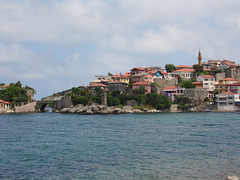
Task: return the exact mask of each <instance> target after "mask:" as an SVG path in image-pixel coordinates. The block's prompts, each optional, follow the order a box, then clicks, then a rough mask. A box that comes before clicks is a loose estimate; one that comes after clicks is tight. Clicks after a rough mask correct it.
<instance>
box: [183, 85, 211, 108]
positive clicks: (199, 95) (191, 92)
mask: <svg viewBox="0 0 240 180" xmlns="http://www.w3.org/2000/svg"><path fill="white" fill-rule="evenodd" d="M184 95H185V96H186V97H188V98H189V99H190V100H191V101H192V103H193V104H194V105H195V106H199V105H203V104H204V103H205V102H204V99H205V98H206V97H208V92H207V89H206V88H196V89H195V88H191V89H185V92H184Z"/></svg>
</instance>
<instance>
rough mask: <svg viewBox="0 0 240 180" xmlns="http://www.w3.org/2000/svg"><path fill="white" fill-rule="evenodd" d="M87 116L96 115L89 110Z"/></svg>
mask: <svg viewBox="0 0 240 180" xmlns="http://www.w3.org/2000/svg"><path fill="white" fill-rule="evenodd" d="M86 114H88V115H93V114H94V113H93V112H92V111H91V110H90V109H88V110H87V112H86Z"/></svg>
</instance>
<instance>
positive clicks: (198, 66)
mask: <svg viewBox="0 0 240 180" xmlns="http://www.w3.org/2000/svg"><path fill="white" fill-rule="evenodd" d="M193 69H194V70H195V71H196V73H197V72H199V73H201V72H203V67H202V66H200V65H198V64H195V65H193Z"/></svg>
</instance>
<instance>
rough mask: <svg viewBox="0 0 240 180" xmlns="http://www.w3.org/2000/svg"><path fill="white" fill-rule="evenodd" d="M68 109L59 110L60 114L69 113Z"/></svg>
mask: <svg viewBox="0 0 240 180" xmlns="http://www.w3.org/2000/svg"><path fill="white" fill-rule="evenodd" d="M69 111H70V108H63V109H61V110H60V113H69Z"/></svg>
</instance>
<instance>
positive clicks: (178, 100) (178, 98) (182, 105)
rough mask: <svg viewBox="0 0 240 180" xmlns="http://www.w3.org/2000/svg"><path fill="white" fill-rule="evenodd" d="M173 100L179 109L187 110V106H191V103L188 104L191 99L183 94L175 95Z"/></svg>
mask: <svg viewBox="0 0 240 180" xmlns="http://www.w3.org/2000/svg"><path fill="white" fill-rule="evenodd" d="M174 98H175V100H174V101H173V103H174V104H178V106H177V108H178V109H181V110H187V109H189V108H193V105H192V104H190V103H191V100H190V99H189V98H188V97H186V96H184V95H175V96H174Z"/></svg>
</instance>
